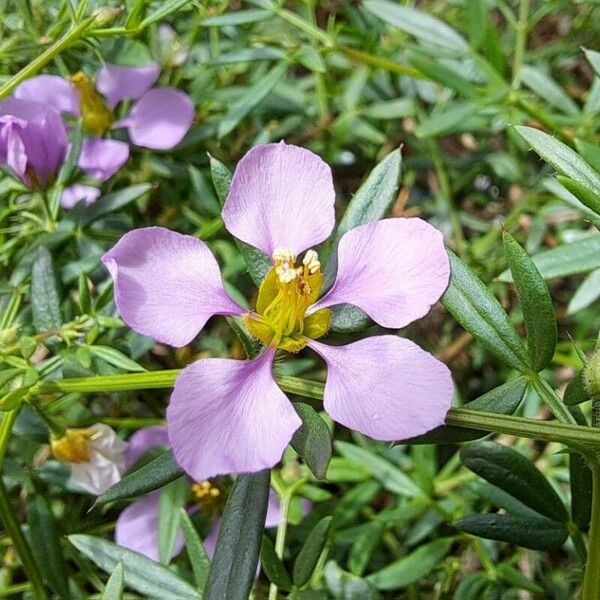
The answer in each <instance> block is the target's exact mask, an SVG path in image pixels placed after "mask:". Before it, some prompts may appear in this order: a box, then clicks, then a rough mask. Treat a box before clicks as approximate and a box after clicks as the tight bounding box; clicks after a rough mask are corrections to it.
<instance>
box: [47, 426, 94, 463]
mask: <svg viewBox="0 0 600 600" xmlns="http://www.w3.org/2000/svg"><path fill="white" fill-rule="evenodd" d="M94 435H98V434H97V433H96V432H94V431H93V430H92V429H87V428H86V429H67V431H66V432H65V435H64V436H63V437H61V438H57V439H55V440H52V442H51V443H50V447H51V448H52V454H54V457H55V458H57V459H58V460H62V461H65V462H72V463H81V462H87V461H88V460H89V459H90V453H89V447H88V444H89V442H90V440H92V439H93V438H94Z"/></svg>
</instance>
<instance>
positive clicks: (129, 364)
mask: <svg viewBox="0 0 600 600" xmlns="http://www.w3.org/2000/svg"><path fill="white" fill-rule="evenodd" d="M87 348H88V350H89V351H90V352H91V353H92V354H93V355H94V356H96V357H97V358H101V359H102V360H103V361H104V362H107V363H108V364H109V365H112V366H113V367H117V369H123V370H124V371H133V372H137V373H139V372H142V371H145V370H146V369H144V367H142V365H139V364H138V363H136V362H135V361H134V360H131V358H129V357H128V356H125V354H123V353H122V352H121V351H120V350H117V349H116V348H111V347H110V346H87Z"/></svg>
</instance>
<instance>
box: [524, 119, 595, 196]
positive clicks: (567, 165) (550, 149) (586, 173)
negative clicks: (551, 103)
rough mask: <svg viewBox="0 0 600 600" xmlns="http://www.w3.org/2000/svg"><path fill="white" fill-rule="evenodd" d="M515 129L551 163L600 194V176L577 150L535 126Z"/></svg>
mask: <svg viewBox="0 0 600 600" xmlns="http://www.w3.org/2000/svg"><path fill="white" fill-rule="evenodd" d="M515 129H516V130H517V133H519V134H520V135H521V136H522V137H523V138H525V141H526V142H527V143H528V144H529V145H530V146H531V147H532V148H533V149H534V150H535V151H536V152H537V153H538V154H539V155H540V156H541V157H542V158H543V159H544V160H545V161H546V162H547V163H548V164H549V165H552V166H553V167H554V168H555V169H557V170H558V171H560V172H561V173H562V174H563V175H566V176H567V177H570V178H571V179H573V180H574V181H576V182H577V183H579V184H581V185H583V186H585V187H587V188H589V189H590V190H591V191H592V192H594V193H595V194H596V195H600V177H599V176H598V174H597V173H596V172H595V171H594V169H592V167H590V165H588V163H587V162H586V161H585V160H583V158H581V156H579V154H577V152H575V150H572V149H571V148H569V146H567V145H565V144H563V143H562V142H559V141H558V140H557V139H556V138H554V137H552V136H551V135H548V134H547V133H545V132H543V131H541V130H539V129H535V128H534V127H525V126H518V127H515Z"/></svg>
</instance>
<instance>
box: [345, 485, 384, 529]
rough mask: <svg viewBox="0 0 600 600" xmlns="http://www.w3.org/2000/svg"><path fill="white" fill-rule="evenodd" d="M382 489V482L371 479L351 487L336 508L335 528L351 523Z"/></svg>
mask: <svg viewBox="0 0 600 600" xmlns="http://www.w3.org/2000/svg"><path fill="white" fill-rule="evenodd" d="M380 491H381V484H380V483H378V482H377V481H373V480H370V479H369V480H367V481H363V482H362V483H359V484H358V485H356V486H354V487H351V488H350V490H349V491H348V492H346V494H344V496H343V497H342V499H341V500H340V501H339V502H338V503H337V505H336V507H335V509H334V515H333V518H334V525H335V528H336V529H341V528H342V527H346V526H348V525H350V524H351V523H352V522H353V521H354V519H355V518H356V516H357V515H358V513H359V512H360V511H361V510H362V508H363V507H364V506H366V505H367V504H370V503H371V502H372V501H373V499H374V498H375V496H377V494H378V493H379V492H380Z"/></svg>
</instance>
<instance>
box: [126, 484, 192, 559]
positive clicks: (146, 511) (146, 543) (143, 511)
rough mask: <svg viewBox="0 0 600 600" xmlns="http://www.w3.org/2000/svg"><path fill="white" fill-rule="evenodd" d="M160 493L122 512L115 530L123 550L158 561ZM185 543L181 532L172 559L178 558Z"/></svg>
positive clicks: (146, 497)
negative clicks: (132, 551)
mask: <svg viewBox="0 0 600 600" xmlns="http://www.w3.org/2000/svg"><path fill="white" fill-rule="evenodd" d="M159 502H160V491H156V492H152V493H150V494H148V495H146V496H144V497H143V498H142V499H141V500H137V501H136V502H134V503H133V504H130V505H129V506H128V507H127V508H126V509H125V510H123V511H122V512H121V514H120V515H119V518H118V519H117V524H116V528H115V542H116V543H117V544H118V545H119V546H123V548H129V550H134V551H135V552H139V553H140V554H143V555H144V556H147V557H148V558H150V559H152V560H154V561H157V562H158V560H159V556H158V510H159V509H158V506H159ZM184 545H185V542H184V538H183V533H182V532H181V530H179V531H178V532H177V536H176V538H175V544H174V546H173V551H172V553H171V557H175V556H177V555H178V554H179V553H180V552H181V551H182V550H183V548H184Z"/></svg>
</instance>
